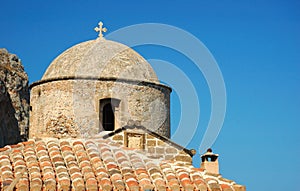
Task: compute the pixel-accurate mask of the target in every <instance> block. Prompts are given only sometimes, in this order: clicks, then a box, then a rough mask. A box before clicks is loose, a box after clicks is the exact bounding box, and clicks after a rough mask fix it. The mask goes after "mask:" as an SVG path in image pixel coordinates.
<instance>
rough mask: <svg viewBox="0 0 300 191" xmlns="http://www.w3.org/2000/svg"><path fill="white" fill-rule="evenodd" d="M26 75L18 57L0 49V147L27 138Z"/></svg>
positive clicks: (27, 94)
mask: <svg viewBox="0 0 300 191" xmlns="http://www.w3.org/2000/svg"><path fill="white" fill-rule="evenodd" d="M28 127H29V88H28V76H27V74H26V73H25V71H24V67H23V65H22V63H21V61H20V59H19V58H18V57H17V56H16V55H15V54H10V53H8V52H7V50H6V49H0V147H3V146H4V145H7V144H15V143H17V142H19V141H25V140H26V139H27V138H28Z"/></svg>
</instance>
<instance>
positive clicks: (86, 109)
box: [30, 40, 171, 138]
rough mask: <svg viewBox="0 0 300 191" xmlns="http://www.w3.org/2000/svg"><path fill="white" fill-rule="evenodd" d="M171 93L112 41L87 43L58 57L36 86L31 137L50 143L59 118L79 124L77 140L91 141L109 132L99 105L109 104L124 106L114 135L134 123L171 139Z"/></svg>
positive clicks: (137, 58)
mask: <svg viewBox="0 0 300 191" xmlns="http://www.w3.org/2000/svg"><path fill="white" fill-rule="evenodd" d="M170 93H171V88H169V87H167V86H165V85H163V84H160V83H159V81H158V79H157V77H156V74H155V72H154V71H153V69H152V67H151V65H150V64H149V63H148V62H147V61H146V60H145V59H144V58H143V57H141V56H140V55H139V54H138V53H136V52H135V51H134V50H132V49H131V48H129V47H127V46H125V45H122V44H120V43H117V42H113V41H109V40H103V41H101V43H99V41H87V42H83V43H80V44H78V45H75V46H73V47H71V48H70V49H68V50H66V51H65V52H64V53H62V54H61V55H60V56H58V57H57V59H55V60H54V61H53V62H52V63H51V64H50V66H49V67H48V69H47V71H46V72H45V74H44V76H43V78H42V80H41V81H39V82H37V83H33V84H32V85H31V97H30V102H31V105H32V112H31V114H32V115H31V116H30V126H31V127H33V128H30V137H47V136H48V135H47V134H46V133H45V125H46V124H45V123H47V122H48V121H49V120H50V119H51V118H52V117H54V118H57V117H58V116H59V115H60V114H63V115H65V116H66V117H68V118H73V119H74V120H75V125H76V126H77V127H78V129H79V130H80V133H79V136H78V137H81V138H82V137H83V138H87V137H92V136H94V135H95V134H98V133H100V132H101V131H103V130H105V128H103V121H102V119H103V115H102V113H103V107H102V106H103V105H104V104H103V103H102V104H100V103H101V101H102V100H103V99H110V98H113V99H117V100H119V105H117V106H114V108H113V114H114V127H113V129H114V130H115V129H118V128H121V127H124V126H126V125H127V124H128V121H129V120H133V121H135V123H136V125H142V126H144V127H146V128H147V129H150V130H152V131H154V132H157V133H159V134H160V135H162V136H166V137H169V136H170ZM110 124H111V123H110ZM106 130H107V129H106Z"/></svg>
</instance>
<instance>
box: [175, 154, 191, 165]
mask: <svg viewBox="0 0 300 191" xmlns="http://www.w3.org/2000/svg"><path fill="white" fill-rule="evenodd" d="M175 160H176V161H182V162H188V163H191V162H192V158H191V157H190V156H186V155H177V156H175Z"/></svg>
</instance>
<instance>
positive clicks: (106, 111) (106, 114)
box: [102, 103, 115, 131]
mask: <svg viewBox="0 0 300 191" xmlns="http://www.w3.org/2000/svg"><path fill="white" fill-rule="evenodd" d="M102 116H103V119H102V126H103V129H104V130H105V131H113V130H114V129H115V115H114V111H113V108H112V105H111V103H107V104H105V105H104V107H103V114H102Z"/></svg>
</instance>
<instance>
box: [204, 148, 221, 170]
mask: <svg viewBox="0 0 300 191" xmlns="http://www.w3.org/2000/svg"><path fill="white" fill-rule="evenodd" d="M218 157H219V155H218V154H215V153H213V152H212V149H211V148H209V149H207V152H206V153H204V154H203V155H202V156H201V160H202V163H201V168H203V169H205V170H206V171H207V172H208V173H212V174H219V162H218Z"/></svg>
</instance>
